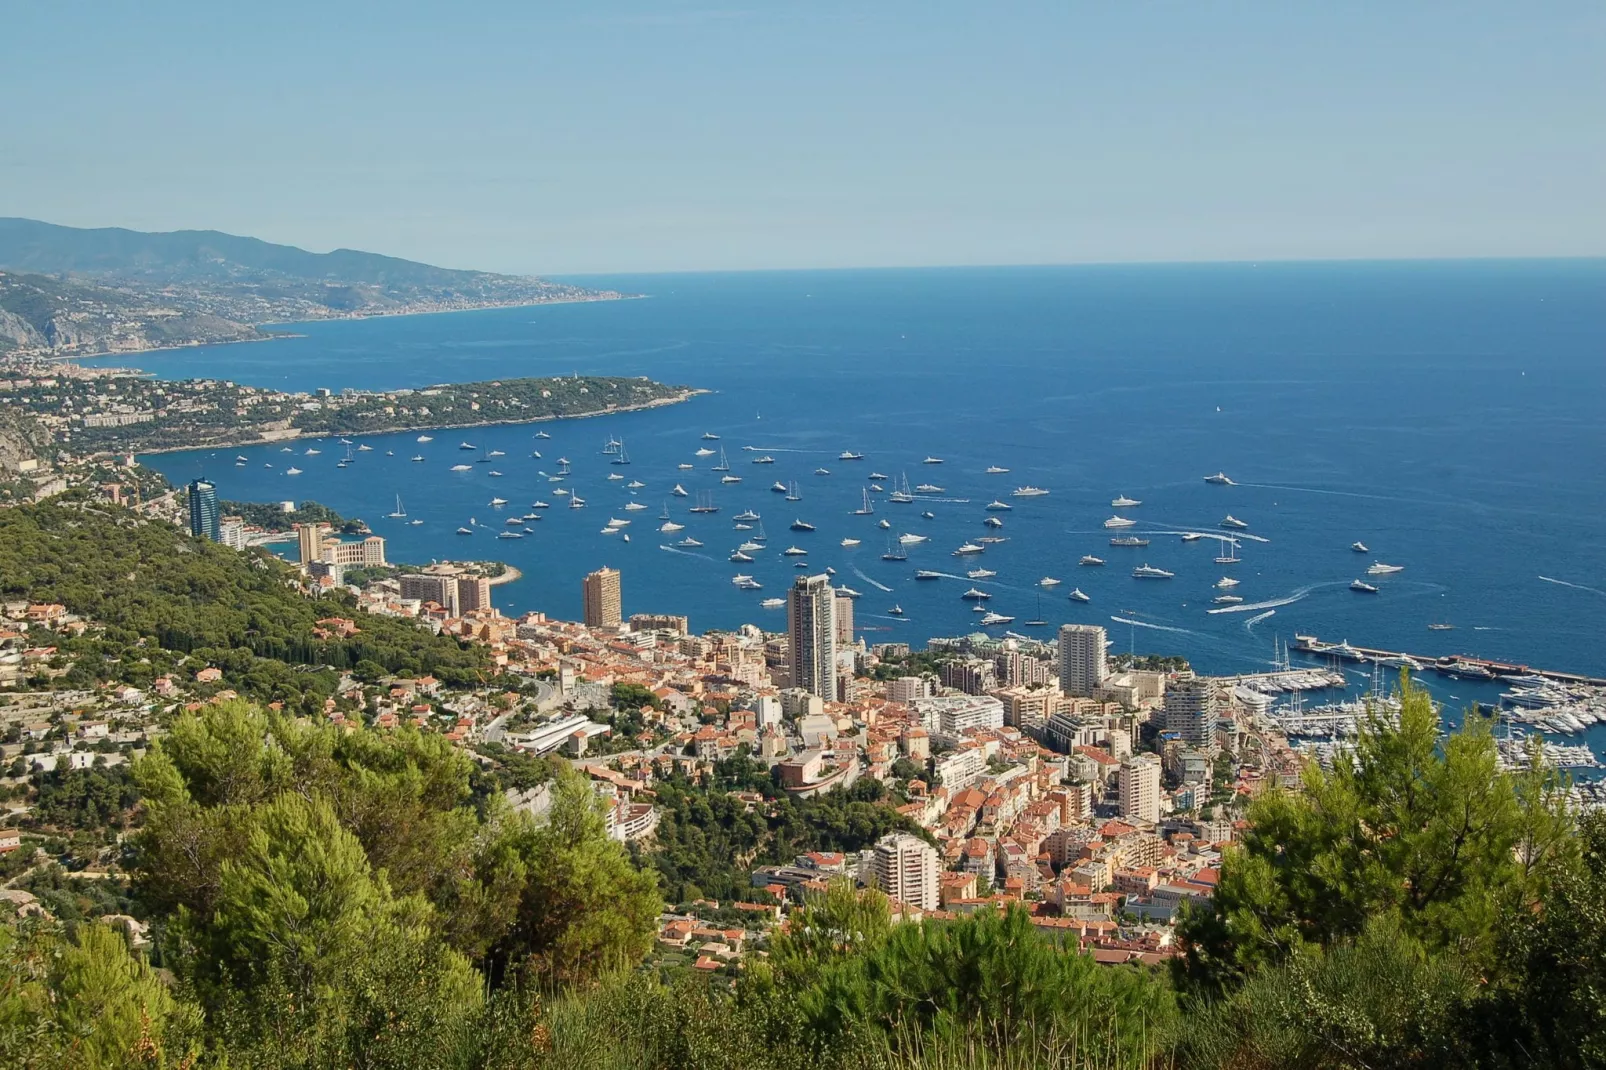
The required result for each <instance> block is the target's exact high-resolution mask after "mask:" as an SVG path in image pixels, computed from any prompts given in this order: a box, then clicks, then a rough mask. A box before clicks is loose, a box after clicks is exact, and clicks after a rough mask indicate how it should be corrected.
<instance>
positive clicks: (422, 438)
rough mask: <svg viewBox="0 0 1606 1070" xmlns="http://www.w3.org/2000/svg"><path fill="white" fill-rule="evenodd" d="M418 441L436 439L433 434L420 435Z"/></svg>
mask: <svg viewBox="0 0 1606 1070" xmlns="http://www.w3.org/2000/svg"><path fill="white" fill-rule="evenodd" d="M416 441H419V442H434V441H435V437H434V436H433V435H419V436H418V438H417V440H416Z"/></svg>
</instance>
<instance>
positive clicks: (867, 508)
mask: <svg viewBox="0 0 1606 1070" xmlns="http://www.w3.org/2000/svg"><path fill="white" fill-rule="evenodd" d="M861 493H863V495H864V502H863V504H861V505H860V506H859V507H858V508H857V509H855V510H853V515H854V516H869V515H870V514H871V513H873V512H875V507H874V506H872V505H871V504H870V492H869V491H868V490H865V491H862V492H861Z"/></svg>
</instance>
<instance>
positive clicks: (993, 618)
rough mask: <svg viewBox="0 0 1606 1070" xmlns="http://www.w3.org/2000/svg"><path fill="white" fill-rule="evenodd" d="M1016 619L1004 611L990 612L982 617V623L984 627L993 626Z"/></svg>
mask: <svg viewBox="0 0 1606 1070" xmlns="http://www.w3.org/2000/svg"><path fill="white" fill-rule="evenodd" d="M1014 619H1015V618H1014V617H1011V616H1007V615H1005V614H1003V613H988V614H986V615H984V616H983V617H982V618H981V623H982V627H984V628H993V627H996V626H998V625H1000V624H1009V623H1011V622H1012V621H1014Z"/></svg>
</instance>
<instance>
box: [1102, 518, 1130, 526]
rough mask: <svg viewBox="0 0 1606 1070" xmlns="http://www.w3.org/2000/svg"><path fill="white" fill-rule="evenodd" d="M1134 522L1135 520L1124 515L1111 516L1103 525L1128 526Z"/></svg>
mask: <svg viewBox="0 0 1606 1070" xmlns="http://www.w3.org/2000/svg"><path fill="white" fill-rule="evenodd" d="M1136 524H1137V521H1136V520H1128V519H1127V518H1126V517H1124V516H1112V517H1110V519H1108V520H1106V521H1105V522H1104V526H1105V527H1107V528H1130V527H1133V526H1135V525H1136Z"/></svg>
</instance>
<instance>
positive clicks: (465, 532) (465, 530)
mask: <svg viewBox="0 0 1606 1070" xmlns="http://www.w3.org/2000/svg"><path fill="white" fill-rule="evenodd" d="M457 533H458V534H459V535H472V534H474V529H473V528H458V529H457Z"/></svg>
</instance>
